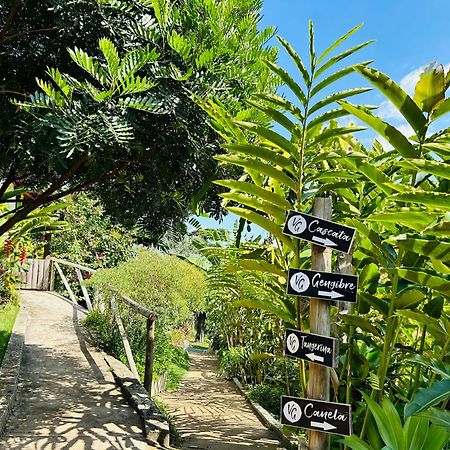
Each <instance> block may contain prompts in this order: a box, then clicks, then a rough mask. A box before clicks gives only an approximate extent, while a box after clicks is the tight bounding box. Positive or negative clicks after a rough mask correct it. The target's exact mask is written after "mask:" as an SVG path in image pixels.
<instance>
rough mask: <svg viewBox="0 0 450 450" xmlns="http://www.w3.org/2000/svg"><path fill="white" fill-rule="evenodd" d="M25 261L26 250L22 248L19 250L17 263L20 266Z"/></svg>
mask: <svg viewBox="0 0 450 450" xmlns="http://www.w3.org/2000/svg"><path fill="white" fill-rule="evenodd" d="M26 260H27V250H26V249H25V247H22V248H21V249H20V254H19V262H20V264H23V263H24V262H25V261H26Z"/></svg>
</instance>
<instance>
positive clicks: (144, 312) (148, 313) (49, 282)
mask: <svg viewBox="0 0 450 450" xmlns="http://www.w3.org/2000/svg"><path fill="white" fill-rule="evenodd" d="M62 267H66V268H68V269H69V271H71V272H72V277H69V276H68V275H66V274H65V273H64V271H63V269H62ZM25 269H26V271H25V272H22V273H20V274H19V283H18V284H19V287H20V288H22V289H35V290H41V291H53V290H54V289H55V277H56V274H58V275H59V277H60V279H61V281H62V283H63V285H64V288H65V290H66V291H67V294H68V296H69V298H70V300H71V301H72V302H73V303H74V304H76V305H79V303H78V298H77V295H76V294H75V292H74V289H73V288H72V286H71V282H70V279H72V280H76V285H77V288H78V289H79V290H80V291H81V294H82V300H84V301H85V302H86V307H87V309H88V311H91V310H92V309H93V305H94V304H95V302H101V301H102V296H101V295H100V293H98V292H97V294H96V295H94V296H93V297H92V298H91V295H90V294H89V291H88V289H87V288H86V286H85V285H84V284H83V280H84V277H85V274H93V273H94V272H95V270H94V269H91V268H89V267H85V266H82V265H80V264H75V263H72V262H70V261H65V260H62V259H58V258H53V257H47V258H46V259H41V260H39V259H31V260H28V261H27V265H25ZM108 291H110V292H111V293H112V295H111V298H110V307H111V312H112V314H113V316H114V320H115V321H116V323H117V327H118V329H119V332H120V336H121V338H122V343H123V346H124V349H125V354H126V357H127V361H128V366H129V368H130V370H131V371H132V372H133V375H134V376H135V377H136V378H138V379H139V374H138V371H137V368H136V364H135V361H134V357H133V353H132V351H131V346H130V343H129V341H128V336H127V332H126V330H125V327H124V325H123V322H122V319H121V317H120V314H119V311H118V308H117V302H121V303H122V304H124V305H126V306H127V307H128V308H130V309H131V310H132V311H134V312H135V313H137V314H140V315H141V316H143V317H145V318H146V321H147V333H146V340H147V343H146V360H145V375H144V387H145V388H146V389H147V391H148V392H149V393H150V394H152V392H154V393H157V392H160V391H161V390H162V388H161V383H162V382H163V381H161V380H158V381H157V382H155V383H153V359H154V341H155V320H156V313H155V312H154V311H152V310H150V309H148V308H145V307H144V306H142V305H140V304H139V303H137V302H136V301H134V300H132V299H131V298H129V297H126V296H125V295H122V294H121V293H120V292H118V291H117V290H115V289H114V288H112V287H108ZM95 306H100V305H95ZM162 380H164V382H165V377H164V375H163V378H162Z"/></svg>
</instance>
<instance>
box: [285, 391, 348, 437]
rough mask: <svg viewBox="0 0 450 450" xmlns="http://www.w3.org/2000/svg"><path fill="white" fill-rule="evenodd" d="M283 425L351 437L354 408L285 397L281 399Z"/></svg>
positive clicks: (340, 404) (346, 405)
mask: <svg viewBox="0 0 450 450" xmlns="http://www.w3.org/2000/svg"><path fill="white" fill-rule="evenodd" d="M281 423H282V424H283V425H290V426H293V427H297V428H307V429H309V430H317V431H323V432H325V433H335V434H341V435H344V436H350V435H351V434H352V407H351V405H348V404H345V403H332V402H324V401H321V400H312V399H308V398H298V397H289V396H286V395H283V396H282V397H281Z"/></svg>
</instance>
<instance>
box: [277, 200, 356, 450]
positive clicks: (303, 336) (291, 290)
mask: <svg viewBox="0 0 450 450" xmlns="http://www.w3.org/2000/svg"><path fill="white" fill-rule="evenodd" d="M331 212H332V209H331V198H321V197H319V198H316V199H315V200H314V206H313V214H312V215H309V214H304V213H300V212H296V211H289V212H288V214H287V217H286V223H285V225H284V228H283V233H284V234H287V235H289V236H294V237H296V238H298V239H302V240H306V241H308V242H311V243H312V244H313V245H312V250H311V270H304V269H298V268H291V269H289V274H288V283H287V285H288V286H287V293H288V294H289V295H295V296H300V297H310V298H311V300H310V308H309V315H310V330H311V333H303V332H301V331H299V330H287V332H286V342H285V354H286V355H287V356H291V357H296V358H300V359H305V360H309V361H310V362H309V381H308V392H307V395H308V398H306V399H303V398H297V397H286V396H283V397H282V399H281V414H280V415H281V423H283V424H285V425H291V426H297V427H300V428H307V429H309V430H311V431H310V434H309V448H310V450H329V448H330V440H329V435H328V433H337V434H343V435H350V434H351V430H352V426H351V425H352V417H351V405H346V404H341V403H332V402H330V401H329V400H330V398H329V395H330V372H329V371H330V369H329V368H330V367H334V366H335V364H336V359H335V358H337V346H335V344H334V341H336V340H335V339H333V338H330V301H331V300H339V301H343V302H356V298H357V297H356V296H357V289H358V277H356V276H353V275H345V274H341V273H332V272H331V250H332V249H334V250H337V251H340V252H343V253H349V252H350V249H351V246H352V243H353V239H354V236H355V229H354V228H350V227H347V226H345V225H340V224H337V223H334V222H331V221H330V219H331ZM297 341H298V343H297ZM310 349H314V351H309V350H310ZM330 349H331V352H330ZM319 350H320V351H319Z"/></svg>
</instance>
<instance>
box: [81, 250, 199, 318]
mask: <svg viewBox="0 0 450 450" xmlns="http://www.w3.org/2000/svg"><path fill="white" fill-rule="evenodd" d="M89 284H93V285H101V286H102V287H104V286H112V287H113V288H115V289H117V290H118V291H119V292H121V293H122V294H124V295H126V296H129V297H131V298H132V299H134V300H135V301H137V302H138V303H140V304H142V305H145V306H147V307H149V308H151V309H153V310H155V311H156V312H157V313H158V316H159V320H160V321H163V322H164V323H166V324H167V325H171V326H179V325H182V324H183V323H184V322H185V321H186V320H188V319H189V318H190V317H191V313H192V312H194V311H201V310H203V305H204V303H203V302H204V295H205V275H204V274H203V272H201V271H200V270H199V269H197V268H196V267H194V266H193V265H191V264H189V263H187V262H185V261H183V260H181V259H179V258H177V257H176V256H171V255H166V254H164V253H160V252H158V251H156V250H148V249H144V248H139V249H138V251H137V255H136V257H135V258H133V259H132V260H130V261H128V262H125V263H122V264H120V265H119V266H117V267H115V268H112V269H104V270H99V271H98V272H97V273H96V274H95V275H94V276H93V277H92V278H91V280H90V281H89Z"/></svg>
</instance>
